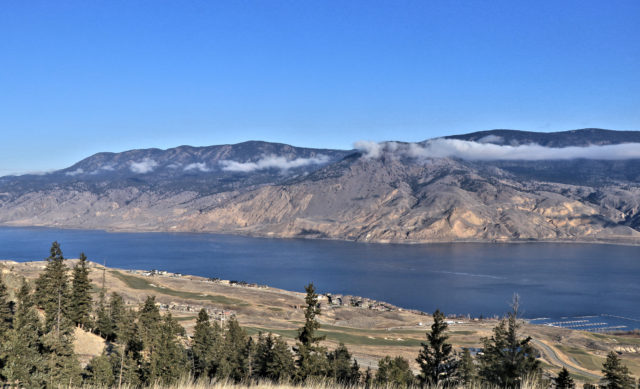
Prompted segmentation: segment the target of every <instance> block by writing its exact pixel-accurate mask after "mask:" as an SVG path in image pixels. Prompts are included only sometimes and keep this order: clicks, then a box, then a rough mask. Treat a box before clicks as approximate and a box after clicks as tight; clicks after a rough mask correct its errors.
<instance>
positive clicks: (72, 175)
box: [64, 168, 84, 177]
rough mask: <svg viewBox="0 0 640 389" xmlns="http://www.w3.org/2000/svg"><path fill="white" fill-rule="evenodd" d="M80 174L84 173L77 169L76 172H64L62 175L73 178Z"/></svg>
mask: <svg viewBox="0 0 640 389" xmlns="http://www.w3.org/2000/svg"><path fill="white" fill-rule="evenodd" d="M82 173H84V170H83V169H82V168H77V169H76V170H74V171H72V172H66V173H64V174H66V175H67V176H71V177H74V176H77V175H78V174H82Z"/></svg>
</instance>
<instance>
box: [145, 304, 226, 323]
mask: <svg viewBox="0 0 640 389" xmlns="http://www.w3.org/2000/svg"><path fill="white" fill-rule="evenodd" d="M156 307H158V309H160V310H161V311H173V312H193V313H198V312H200V310H202V309H203V308H204V310H205V311H206V312H207V314H208V315H209V317H210V318H211V319H213V320H219V321H225V320H228V319H229V318H230V317H232V316H234V315H235V314H236V313H235V311H232V310H229V309H220V308H211V307H205V306H202V305H188V304H178V303H170V304H164V303H160V302H156Z"/></svg>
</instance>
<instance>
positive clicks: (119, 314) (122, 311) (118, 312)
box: [109, 292, 127, 341]
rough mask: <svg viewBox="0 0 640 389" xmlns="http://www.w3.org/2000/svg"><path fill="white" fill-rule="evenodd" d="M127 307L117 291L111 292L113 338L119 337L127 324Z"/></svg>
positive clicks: (110, 317)
mask: <svg viewBox="0 0 640 389" xmlns="http://www.w3.org/2000/svg"><path fill="white" fill-rule="evenodd" d="M125 318H126V308H125V305H124V299H123V298H122V296H120V295H119V294H118V293H116V292H112V293H111V297H110V298H109V321H110V324H111V327H112V328H113V340H114V341H116V340H117V339H118V334H119V333H121V332H122V327H123V326H126V325H127V323H126V322H125V320H126V319H125Z"/></svg>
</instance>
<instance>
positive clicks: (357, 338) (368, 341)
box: [245, 327, 422, 347]
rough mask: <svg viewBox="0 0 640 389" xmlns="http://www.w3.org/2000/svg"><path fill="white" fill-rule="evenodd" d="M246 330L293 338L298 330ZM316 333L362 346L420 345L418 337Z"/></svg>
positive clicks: (333, 339)
mask: <svg viewBox="0 0 640 389" xmlns="http://www.w3.org/2000/svg"><path fill="white" fill-rule="evenodd" d="M245 329H246V330H247V332H248V333H249V334H250V335H254V334H257V333H259V332H262V333H265V334H266V333H269V332H271V333H273V334H277V335H280V336H283V337H285V338H290V339H295V338H296V337H297V336H298V330H285V329H270V328H260V327H245ZM318 335H320V336H326V337H327V340H332V341H335V342H342V343H344V344H347V345H349V344H352V345H363V346H409V347H414V346H420V343H421V342H422V341H421V340H418V339H402V340H398V339H384V338H378V337H373V336H366V335H355V334H350V333H344V332H338V331H327V330H323V329H320V330H319V331H318Z"/></svg>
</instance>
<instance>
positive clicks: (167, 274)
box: [127, 269, 183, 278]
mask: <svg viewBox="0 0 640 389" xmlns="http://www.w3.org/2000/svg"><path fill="white" fill-rule="evenodd" d="M127 271H128V272H129V273H132V274H138V275H142V276H145V277H152V276H162V277H173V278H180V277H182V276H183V274H182V273H171V272H168V271H166V270H155V269H153V270H127Z"/></svg>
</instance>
